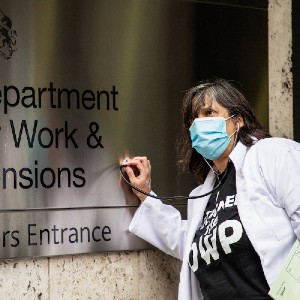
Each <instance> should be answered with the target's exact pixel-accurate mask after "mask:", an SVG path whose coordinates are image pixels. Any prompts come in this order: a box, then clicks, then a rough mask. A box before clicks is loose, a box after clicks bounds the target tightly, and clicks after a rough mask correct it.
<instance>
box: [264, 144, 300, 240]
mask: <svg viewBox="0 0 300 300" xmlns="http://www.w3.org/2000/svg"><path fill="white" fill-rule="evenodd" d="M260 150H263V151H264V154H262V153H260V154H261V155H259V156H260V157H264V162H261V164H262V165H263V166H264V170H263V173H264V178H265V181H266V184H267V186H268V189H269V191H270V192H271V194H272V196H273V197H274V199H275V200H276V202H277V204H278V206H279V207H282V208H283V209H284V210H285V211H286V213H287V215H288V217H289V218H290V221H291V225H292V228H293V230H294V232H295V234H296V235H297V237H298V238H299V239H300V144H298V143H296V142H293V141H290V140H285V139H278V140H275V142H271V143H268V144H267V145H265V146H263V147H262V149H260Z"/></svg>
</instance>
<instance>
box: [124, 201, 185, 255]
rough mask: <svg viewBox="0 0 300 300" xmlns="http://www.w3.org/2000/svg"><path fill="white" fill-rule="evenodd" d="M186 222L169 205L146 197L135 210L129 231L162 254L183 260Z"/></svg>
mask: <svg viewBox="0 0 300 300" xmlns="http://www.w3.org/2000/svg"><path fill="white" fill-rule="evenodd" d="M186 230H187V221H186V220H182V218H181V214H180V212H179V211H178V210H177V209H176V208H174V207H173V206H171V205H167V204H164V203H162V201H160V200H158V199H155V198H152V197H150V196H148V197H147V198H146V199H145V200H144V201H143V202H142V203H141V205H140V206H139V208H138V209H137V211H136V213H135V215H134V217H133V219H132V221H131V223H130V225H129V231H130V232H132V233H134V234H135V235H137V236H139V237H140V238H142V239H144V240H145V241H147V242H149V243H150V244H152V245H153V246H155V247H157V248H158V249H160V250H162V251H163V252H165V253H167V254H169V255H172V256H174V257H176V258H178V259H180V260H182V258H183V252H184V244H185V237H186Z"/></svg>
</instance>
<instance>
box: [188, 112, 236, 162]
mask: <svg viewBox="0 0 300 300" xmlns="http://www.w3.org/2000/svg"><path fill="white" fill-rule="evenodd" d="M232 117H233V116H231V117H229V118H227V119H225V118H223V117H208V118H196V119H195V120H194V122H193V124H192V126H191V127H190V135H191V140H192V147H193V148H194V149H195V150H196V151H197V152H198V153H199V154H201V155H202V156H203V157H204V158H206V159H209V160H214V159H216V158H218V157H220V156H221V155H222V154H223V153H224V151H225V150H226V148H227V147H228V145H229V143H230V138H231V136H232V135H233V134H234V133H235V132H236V131H235V132H233V134H231V135H230V136H228V134H227V132H226V120H228V119H230V118H232Z"/></svg>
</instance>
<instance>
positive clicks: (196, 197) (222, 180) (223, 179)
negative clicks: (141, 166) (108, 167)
mask: <svg viewBox="0 0 300 300" xmlns="http://www.w3.org/2000/svg"><path fill="white" fill-rule="evenodd" d="M124 167H127V166H126V165H120V174H121V176H122V178H123V179H124V181H125V182H126V183H127V184H128V185H129V186H130V187H131V188H133V189H134V190H136V191H138V192H139V193H141V194H144V195H146V196H149V197H152V198H155V199H160V200H164V201H165V200H168V201H170V200H177V199H186V200H187V199H198V198H203V197H205V196H208V195H210V194H212V193H213V192H214V191H216V190H217V189H218V188H219V187H221V185H222V184H223V183H224V182H225V179H226V177H227V168H226V170H225V172H224V176H222V178H221V179H220V180H219V182H218V184H217V185H216V187H214V188H213V189H212V190H211V191H209V192H207V193H205V194H202V195H199V196H170V197H160V196H156V195H154V194H150V193H147V192H145V191H143V190H141V189H139V188H138V187H136V186H135V185H133V184H132V183H131V182H130V181H128V180H127V178H126V177H125V175H124V173H123V168H124Z"/></svg>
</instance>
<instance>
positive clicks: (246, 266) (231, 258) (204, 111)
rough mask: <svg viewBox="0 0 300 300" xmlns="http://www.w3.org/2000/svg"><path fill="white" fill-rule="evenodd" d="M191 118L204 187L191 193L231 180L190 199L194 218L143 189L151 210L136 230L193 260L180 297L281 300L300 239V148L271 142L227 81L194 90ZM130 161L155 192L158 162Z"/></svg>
mask: <svg viewBox="0 0 300 300" xmlns="http://www.w3.org/2000/svg"><path fill="white" fill-rule="evenodd" d="M183 119H184V127H185V135H186V139H185V144H184V145H183V148H182V153H183V157H182V160H181V162H183V163H184V164H186V165H187V166H188V168H189V170H190V171H191V172H192V173H193V174H194V175H195V176H196V177H197V179H198V180H199V182H200V185H199V186H198V187H197V188H195V189H194V190H193V191H192V192H191V194H190V196H196V195H201V194H204V193H206V192H208V191H210V190H212V189H213V187H214V186H215V185H216V184H217V183H218V182H219V181H220V180H222V182H223V184H222V185H221V187H220V188H218V189H217V190H216V191H215V192H213V193H212V194H211V195H208V196H206V197H204V198H199V199H190V200H189V201H188V220H182V219H181V216H180V213H179V212H178V211H177V210H176V209H175V208H173V207H172V206H170V205H165V204H163V203H162V202H161V201H160V200H157V199H154V198H151V197H146V196H144V195H142V194H139V193H137V195H138V196H139V198H140V200H141V205H140V207H139V208H138V210H137V212H136V214H135V216H134V218H133V220H132V222H131V224H130V228H129V230H130V231H131V232H133V233H134V234H136V235H138V236H139V237H141V238H143V239H145V240H147V241H148V242H150V243H151V244H153V245H154V246H156V247H157V248H159V249H161V250H162V251H164V252H166V253H167V254H170V255H172V256H175V257H177V258H179V259H181V260H182V261H183V263H182V269H181V274H180V284H179V296H178V298H179V299H182V300H189V299H203V298H204V299H205V300H208V299H212V300H217V299H222V300H223V299H230V300H234V299H239V300H241V299H243V300H245V299H271V298H270V297H269V296H268V292H269V289H270V286H272V284H273V283H274V281H275V279H276V276H277V275H278V272H279V270H280V268H281V266H282V264H283V262H284V260H285V258H286V256H287V255H288V253H289V251H290V249H291V247H292V245H293V244H294V242H295V240H296V238H297V237H298V238H299V237H300V185H299V183H300V145H299V144H298V143H296V142H294V141H291V140H287V139H282V138H271V137H270V135H269V134H268V132H267V131H266V130H264V129H263V128H262V126H261V125H260V124H259V122H258V120H257V119H256V117H255V115H254V113H253V111H252V109H251V107H250V106H249V104H248V102H247V101H246V99H245V97H244V96H243V95H242V94H241V93H240V92H239V91H238V90H237V89H236V88H235V87H234V86H233V85H232V84H231V83H230V82H228V81H226V80H223V79H217V80H214V81H211V82H202V83H200V84H199V85H197V86H196V87H194V88H192V89H191V90H189V91H188V92H187V94H186V95H185V97H184V102H183ZM126 165H127V167H126V172H127V174H128V177H129V179H130V181H131V183H132V184H134V185H135V186H137V187H139V188H140V189H142V190H144V191H146V192H150V191H151V174H150V173H151V166H150V162H149V160H148V159H147V158H146V157H135V158H133V159H127V161H126ZM135 168H137V169H138V170H139V172H138V174H137V173H136V172H134V169H135Z"/></svg>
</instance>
